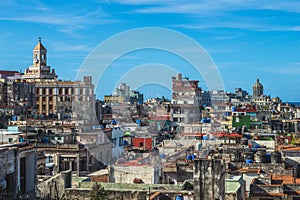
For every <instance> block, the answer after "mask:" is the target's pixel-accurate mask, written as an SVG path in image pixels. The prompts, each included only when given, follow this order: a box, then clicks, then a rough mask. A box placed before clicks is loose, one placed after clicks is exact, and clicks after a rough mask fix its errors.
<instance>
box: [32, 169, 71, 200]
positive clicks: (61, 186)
mask: <svg viewBox="0 0 300 200" xmlns="http://www.w3.org/2000/svg"><path fill="white" fill-rule="evenodd" d="M71 173H72V171H71V170H68V171H65V172H62V173H59V174H57V175H55V176H53V177H52V178H49V179H48V180H46V181H43V182H42V183H40V184H38V185H37V191H36V196H37V197H39V198H49V197H50V198H51V199H58V198H61V197H63V195H64V193H65V188H70V187H71V185H72V184H71V182H72V181H71V179H72V174H71Z"/></svg>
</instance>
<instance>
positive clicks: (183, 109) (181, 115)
mask: <svg viewBox="0 0 300 200" xmlns="http://www.w3.org/2000/svg"><path fill="white" fill-rule="evenodd" d="M198 82H199V81H197V80H189V79H188V78H184V77H182V74H180V73H179V74H177V76H176V77H172V92H173V93H172V104H173V107H172V109H171V120H172V121H174V122H175V123H177V124H178V125H179V127H180V129H182V128H181V127H183V126H184V125H185V124H190V123H199V122H200V120H201V110H200V107H201V88H200V87H198Z"/></svg>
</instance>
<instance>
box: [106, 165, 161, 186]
mask: <svg viewBox="0 0 300 200" xmlns="http://www.w3.org/2000/svg"><path fill="white" fill-rule="evenodd" d="M110 173H111V177H112V178H111V179H112V180H111V181H112V182H114V183H133V180H134V179H135V178H138V179H142V180H143V182H144V183H147V184H155V183H159V176H160V175H161V167H160V166H155V165H150V164H149V165H141V166H118V165H114V166H112V167H111V170H110Z"/></svg>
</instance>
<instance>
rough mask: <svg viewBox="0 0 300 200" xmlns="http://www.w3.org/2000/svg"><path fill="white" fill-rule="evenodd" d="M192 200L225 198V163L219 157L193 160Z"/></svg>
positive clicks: (222, 199) (221, 199)
mask: <svg viewBox="0 0 300 200" xmlns="http://www.w3.org/2000/svg"><path fill="white" fill-rule="evenodd" d="M194 163H195V165H194V200H207V199H216V198H218V199H220V200H224V199H225V164H224V161H223V160H220V159H200V160H198V159H196V160H194Z"/></svg>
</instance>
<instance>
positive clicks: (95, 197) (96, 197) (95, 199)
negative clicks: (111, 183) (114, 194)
mask: <svg viewBox="0 0 300 200" xmlns="http://www.w3.org/2000/svg"><path fill="white" fill-rule="evenodd" d="M107 196H108V192H107V191H106V190H105V189H104V187H102V186H101V185H100V184H98V183H95V184H94V185H93V187H92V191H91V200H105V199H106V197H107Z"/></svg>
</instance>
